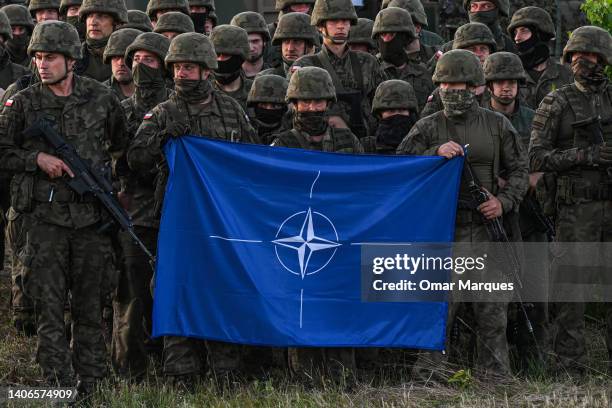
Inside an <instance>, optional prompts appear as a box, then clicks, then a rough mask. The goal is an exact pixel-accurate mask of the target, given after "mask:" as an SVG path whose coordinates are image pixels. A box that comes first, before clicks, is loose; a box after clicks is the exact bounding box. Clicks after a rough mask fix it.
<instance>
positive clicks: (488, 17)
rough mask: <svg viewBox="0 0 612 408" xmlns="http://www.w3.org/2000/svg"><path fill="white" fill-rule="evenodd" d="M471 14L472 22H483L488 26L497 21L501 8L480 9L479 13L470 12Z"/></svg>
mask: <svg viewBox="0 0 612 408" xmlns="http://www.w3.org/2000/svg"><path fill="white" fill-rule="evenodd" d="M469 15H470V23H482V24H484V25H487V26H492V25H493V24H495V22H497V17H498V15H499V9H495V10H490V11H479V12H477V13H471V12H470V13H469Z"/></svg>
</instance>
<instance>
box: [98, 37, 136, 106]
mask: <svg viewBox="0 0 612 408" xmlns="http://www.w3.org/2000/svg"><path fill="white" fill-rule="evenodd" d="M138 35H140V31H138V30H136V29H134V28H121V29H119V30H117V31H115V32H113V33H112V34H111V36H110V38H109V39H108V44H106V48H105V49H104V56H103V58H104V59H103V61H104V63H105V64H110V65H111V68H112V70H113V75H112V76H111V77H110V79H109V80H108V81H105V82H104V85H106V86H108V87H110V88H111V89H112V90H113V91H114V92H115V95H117V97H118V98H119V100H120V101H122V100H124V99H126V98H129V97H130V96H132V94H133V93H134V81H132V71H131V70H130V69H129V68H128V66H127V65H126V64H125V58H124V56H125V50H127V47H128V46H129V45H130V44H131V43H132V41H134V40H135V39H136V37H138Z"/></svg>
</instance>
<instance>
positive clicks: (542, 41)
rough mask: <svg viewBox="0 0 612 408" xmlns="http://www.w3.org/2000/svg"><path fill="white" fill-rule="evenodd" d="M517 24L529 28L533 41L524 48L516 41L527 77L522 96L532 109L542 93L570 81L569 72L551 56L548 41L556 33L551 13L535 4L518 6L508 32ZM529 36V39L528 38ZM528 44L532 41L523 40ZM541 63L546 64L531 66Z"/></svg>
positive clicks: (566, 67)
mask: <svg viewBox="0 0 612 408" xmlns="http://www.w3.org/2000/svg"><path fill="white" fill-rule="evenodd" d="M518 27H528V28H529V29H530V30H531V32H532V37H534V39H535V40H536V41H535V43H534V44H533V45H532V46H530V47H528V48H527V49H525V50H523V49H522V48H523V46H521V44H518V45H517V47H518V49H519V50H518V51H519V53H518V55H519V56H520V57H521V59H522V60H523V66H524V67H525V69H526V70H527V74H528V75H527V79H526V81H525V83H524V84H523V85H522V86H521V97H522V98H523V100H524V101H525V103H526V104H527V106H529V107H530V108H532V109H536V108H537V107H538V105H539V104H540V102H541V101H542V99H544V97H545V96H546V95H547V94H548V93H550V92H552V91H554V90H555V89H558V88H561V87H562V86H563V85H567V84H570V83H571V82H572V80H573V79H572V73H571V70H570V69H569V67H568V66H566V65H561V64H559V62H557V61H555V60H554V59H553V58H551V57H550V56H549V55H550V51H549V45H548V42H549V41H550V39H551V38H553V37H554V36H555V26H554V25H553V22H552V19H551V18H550V15H549V14H548V13H547V12H546V11H545V10H542V9H541V8H538V7H525V8H522V9H520V10H517V12H516V13H514V15H513V16H512V20H511V21H510V25H509V26H508V33H509V34H510V35H511V36H514V32H515V30H516V29H517V28H518ZM530 40H531V39H530ZM524 43H525V44H530V43H531V41H529V40H528V41H524ZM542 63H545V64H546V68H544V70H542V71H536V70H535V69H534V68H535V67H537V66H538V65H541V64H542Z"/></svg>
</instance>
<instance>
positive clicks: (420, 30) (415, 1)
mask: <svg viewBox="0 0 612 408" xmlns="http://www.w3.org/2000/svg"><path fill="white" fill-rule="evenodd" d="M385 3H387V5H386V6H385ZM386 7H399V8H403V9H404V10H406V11H407V12H409V13H410V15H411V16H412V23H413V24H414V30H415V31H416V34H417V36H418V37H419V41H420V42H421V46H422V47H425V49H426V50H429V49H431V48H433V49H436V48H438V47H441V46H442V45H443V44H444V42H445V41H444V39H443V38H442V37H440V36H439V35H438V34H436V33H434V32H433V31H428V30H426V29H425V28H424V27H427V14H425V8H424V7H423V3H421V0H391V1H388V0H384V1H383V6H382V8H386ZM428 59H429V58H428ZM425 61H427V59H426V60H425Z"/></svg>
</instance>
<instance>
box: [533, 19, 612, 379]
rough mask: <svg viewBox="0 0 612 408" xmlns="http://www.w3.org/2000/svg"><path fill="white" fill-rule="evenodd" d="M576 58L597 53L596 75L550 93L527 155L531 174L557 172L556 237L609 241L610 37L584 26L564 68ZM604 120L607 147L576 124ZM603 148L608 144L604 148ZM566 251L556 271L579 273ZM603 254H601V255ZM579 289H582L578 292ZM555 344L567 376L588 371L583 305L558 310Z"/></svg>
mask: <svg viewBox="0 0 612 408" xmlns="http://www.w3.org/2000/svg"><path fill="white" fill-rule="evenodd" d="M574 52H588V53H596V54H598V59H599V62H598V63H597V64H592V63H590V62H589V63H587V64H586V65H587V67H589V66H591V68H589V69H592V70H593V71H592V72H593V73H592V74H589V73H588V70H587V71H586V73H585V70H584V68H583V67H582V65H583V64H585V63H584V61H581V60H579V61H580V62H579V63H578V64H576V65H575V67H574V63H572V71H573V72H574V76H575V78H576V79H575V81H574V82H573V83H572V84H570V85H566V86H564V87H562V88H559V89H557V90H556V91H553V92H551V93H550V94H548V95H547V96H546V97H545V98H544V99H543V100H542V102H541V103H540V106H539V108H538V110H537V111H536V116H535V118H534V120H533V131H532V133H531V144H530V149H529V159H530V167H531V170H532V171H544V172H556V173H557V190H556V206H555V207H556V209H557V212H556V220H555V224H556V237H555V240H556V241H559V242H610V241H612V235H611V234H610V231H611V225H612V216H611V214H612V192H611V190H610V183H611V182H612V180H611V177H610V175H609V173H608V172H606V171H605V170H606V169H607V168H609V166H610V165H611V164H612V160H610V158H611V157H612V156H611V153H610V152H611V150H612V149H610V147H609V146H610V143H611V142H612V127H611V125H610V123H611V119H612V86H610V84H609V81H608V79H607V77H606V76H605V74H603V69H604V68H605V67H606V66H609V64H610V62H611V61H612V37H611V36H610V33H609V32H607V31H606V30H603V29H601V28H598V27H593V26H585V27H581V28H578V29H577V30H575V31H574V33H573V34H572V37H571V38H570V40H569V41H568V43H567V45H566V46H565V49H564V50H563V61H564V62H570V61H571V55H572V54H573V53H574ZM598 117H599V118H600V120H601V122H600V124H599V125H600V130H601V132H602V133H601V139H603V140H601V139H600V138H597V135H596V134H594V130H593V128H592V127H588V126H586V127H581V126H576V127H573V126H572V125H573V124H574V123H576V122H578V121H583V120H586V119H592V118H596V119H597V118H598ZM602 142H603V143H602ZM574 252H575V251H568V257H567V258H566V257H561V258H559V259H557V260H555V264H556V267H555V269H553V272H564V271H566V272H568V273H573V274H576V273H580V270H581V268H583V267H584V265H581V256H580V255H581V254H579V253H574ZM602 255H603V254H602ZM576 290H577V289H576ZM554 307H555V312H556V316H555V323H556V326H557V330H556V338H555V341H554V348H555V352H556V354H557V356H558V358H559V363H560V365H561V366H562V367H563V368H564V369H567V370H569V371H584V368H585V367H586V365H585V363H586V349H585V336H584V331H585V326H584V304H583V303H557V304H555V305H554ZM607 321H608V331H607V335H606V337H607V339H606V340H607V344H608V352H609V356H610V357H612V307H610V304H607Z"/></svg>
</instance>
